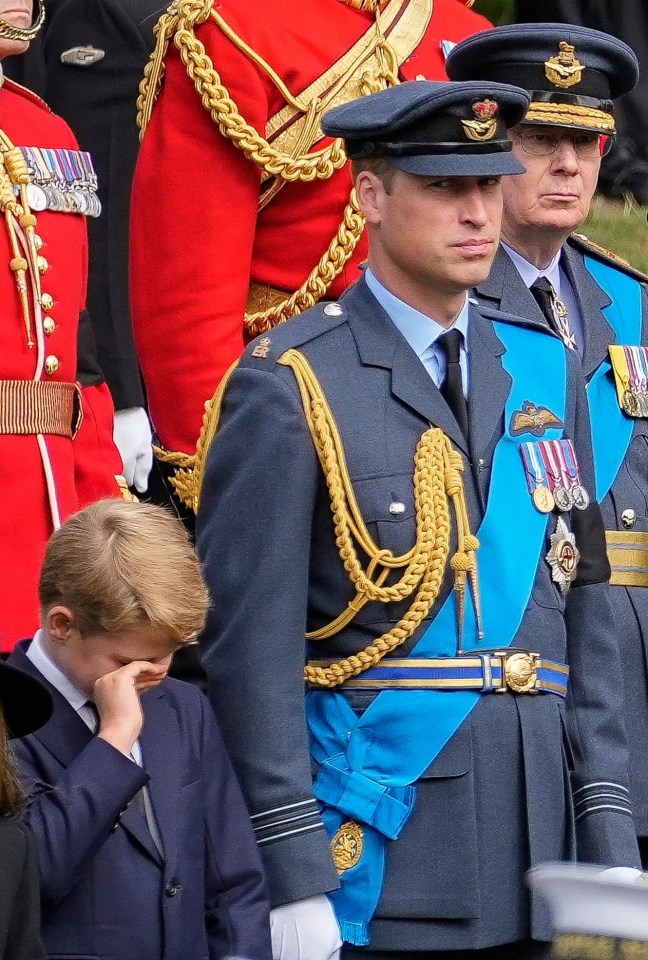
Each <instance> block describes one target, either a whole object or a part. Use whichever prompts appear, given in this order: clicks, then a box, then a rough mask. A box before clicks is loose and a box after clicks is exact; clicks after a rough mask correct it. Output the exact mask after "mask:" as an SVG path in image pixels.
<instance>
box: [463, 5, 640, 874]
mask: <svg viewBox="0 0 648 960" xmlns="http://www.w3.org/2000/svg"><path fill="white" fill-rule="evenodd" d="M448 73H449V76H451V77H452V78H453V79H455V80H468V79H470V80H475V79H479V80H491V81H496V80H497V81H502V82H506V81H507V80H508V81H510V80H512V78H515V83H517V84H519V85H520V86H522V87H526V88H527V90H528V91H530V93H531V104H530V107H529V111H528V113H527V115H526V117H525V119H524V122H523V123H521V124H518V125H517V126H516V127H515V128H513V129H512V130H511V131H510V134H509V135H510V137H511V139H512V140H513V151H514V153H515V155H516V156H517V158H518V159H519V160H520V161H521V162H522V163H523V164H524V166H525V167H526V170H527V172H526V173H525V174H523V175H522V176H520V177H509V178H505V181H504V182H503V184H502V189H503V193H504V215H503V221H502V243H501V247H500V250H499V252H498V255H497V257H496V260H495V263H494V266H493V270H492V272H491V274H490V276H489V278H488V279H487V280H486V281H485V282H484V283H482V284H480V285H479V287H478V288H477V295H478V297H479V299H480V301H481V302H482V303H483V304H485V305H488V306H496V307H498V308H499V309H501V310H504V311H510V312H511V313H516V314H518V315H523V316H526V317H528V318H529V319H533V320H539V319H541V318H544V320H545V322H546V323H547V324H548V325H549V326H550V327H551V328H552V329H553V330H554V332H555V333H556V334H557V335H558V336H560V337H561V338H562V340H563V341H564V343H565V345H566V347H567V348H568V349H570V350H575V351H577V352H578V354H579V356H580V357H581V360H582V364H583V371H584V374H585V379H586V382H587V387H588V399H589V404H590V410H591V419H592V434H593V441H594V456H595V461H596V485H597V490H596V496H597V499H598V500H599V501H600V502H601V507H602V510H603V517H604V521H605V526H606V538H607V545H608V554H609V559H610V563H611V567H612V581H611V582H612V584H613V585H614V587H615V589H614V590H613V591H612V594H613V602H614V604H615V614H616V624H617V628H618V637H619V644H620V649H621V655H622V661H623V666H624V689H623V691H619V696H622V695H625V700H626V724H627V726H628V729H629V732H630V738H629V739H630V744H631V800H632V807H633V812H634V817H635V825H636V829H637V834H638V836H639V841H640V847H641V850H642V856H643V859H644V862H645V861H646V859H647V857H648V680H647V677H646V663H647V641H648V469H647V454H648V351H647V349H646V347H645V346H644V344H646V343H648V340H647V337H648V326H647V323H646V317H648V313H647V305H648V300H647V299H646V291H645V289H644V287H643V283H642V281H645V280H646V277H645V276H644V275H643V274H640V273H638V272H637V271H636V270H634V269H633V268H632V267H630V266H629V264H627V263H625V262H624V261H622V260H620V259H619V258H618V257H616V256H615V255H614V254H611V253H608V252H607V251H605V250H602V249H601V248H599V247H597V246H595V245H594V244H591V243H589V242H588V241H587V240H586V238H585V237H583V236H581V235H580V234H574V233H572V231H573V230H575V229H576V228H578V227H579V226H580V224H581V223H582V222H583V221H584V220H585V218H586V216H587V214H588V213H589V210H590V204H591V201H592V197H593V195H594V191H595V189H596V184H597V179H598V174H599V169H600V165H601V158H602V157H603V156H605V154H606V153H607V151H608V150H609V149H610V148H611V147H612V146H613V143H614V137H615V122H614V116H613V101H614V100H616V99H617V98H619V97H621V96H623V95H624V94H625V93H627V92H628V91H629V90H631V89H632V88H633V87H634V86H635V84H636V82H637V76H638V67H637V60H636V57H635V55H634V53H633V52H632V51H631V50H630V48H629V47H628V46H626V44H624V43H622V42H621V41H620V40H618V39H616V38H615V37H612V36H609V35H607V34H605V33H600V32H598V31H596V30H590V29H587V28H585V27H580V26H579V27H576V26H565V25H563V24H547V23H545V24H518V25H516V26H509V27H501V28H498V29H496V30H493V31H490V32H489V33H488V34H485V33H483V34H478V35H477V36H475V37H474V38H472V39H470V40H467V41H464V42H463V43H461V44H459V45H458V46H457V47H455V49H454V50H453V51H452V53H451V54H450V57H449V59H448ZM554 466H555V465H554ZM539 469H541V470H544V469H545V466H544V465H542V464H540V465H539ZM556 472H557V476H555V477H554V476H553V474H554V473H556ZM546 473H547V479H548V484H549V486H550V487H551V489H552V495H554V497H555V502H556V505H557V508H558V509H559V510H562V509H567V507H568V503H569V502H570V501H572V502H573V503H575V505H576V506H578V501H579V497H580V491H579V489H578V485H577V484H576V483H573V482H572V479H573V478H572V477H571V474H570V469H569V464H567V463H566V464H563V465H560V464H559V465H557V471H556V470H554V467H553V466H552V465H551V464H547V465H546ZM565 491H566V493H565ZM601 669H602V670H605V664H601ZM573 746H575V747H576V750H578V749H579V747H578V744H574V745H573ZM601 794H602V797H603V799H602V802H605V801H604V794H605V785H604V784H602V785H601Z"/></svg>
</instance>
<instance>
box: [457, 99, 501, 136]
mask: <svg viewBox="0 0 648 960" xmlns="http://www.w3.org/2000/svg"><path fill="white" fill-rule="evenodd" d="M472 109H473V114H474V115H475V119H474V120H462V121H461V126H462V127H463V128H464V133H465V134H466V136H467V137H468V139H469V140H492V139H493V137H494V136H495V131H496V129H497V121H496V119H495V116H496V114H497V104H496V103H495V101H494V100H488V99H486V100H478V101H477V102H476V103H473V105H472Z"/></svg>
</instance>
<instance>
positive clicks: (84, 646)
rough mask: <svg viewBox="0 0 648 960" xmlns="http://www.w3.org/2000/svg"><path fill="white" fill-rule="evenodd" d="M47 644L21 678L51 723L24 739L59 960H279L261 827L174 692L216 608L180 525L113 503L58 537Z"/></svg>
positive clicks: (76, 520) (32, 817)
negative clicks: (44, 696)
mask: <svg viewBox="0 0 648 960" xmlns="http://www.w3.org/2000/svg"><path fill="white" fill-rule="evenodd" d="M39 596H40V603H41V618H42V629H41V630H40V631H39V632H38V633H37V634H36V636H35V637H34V639H33V640H31V641H25V642H24V643H22V644H20V645H19V647H18V648H17V649H16V651H15V652H14V654H12V657H11V662H12V663H13V664H14V665H15V666H19V667H22V668H23V669H24V670H27V671H29V672H30V673H32V674H33V675H34V676H36V677H38V678H39V679H40V680H43V681H44V682H45V683H46V684H47V686H48V687H49V688H50V690H51V692H52V695H53V698H54V713H53V715H52V718H51V720H50V721H49V722H48V723H47V724H46V725H45V726H44V727H42V728H41V729H40V730H39V731H38V732H37V733H34V734H31V735H30V736H27V737H23V738H22V739H20V740H18V741H15V754H16V760H17V765H18V771H19V774H20V777H21V780H22V783H23V786H24V788H25V790H26V792H27V794H28V805H27V809H26V812H25V814H24V820H25V822H26V823H27V825H28V826H29V827H30V828H31V830H32V831H33V833H34V834H35V836H36V844H37V848H38V855H39V862H40V871H41V892H42V902H43V927H42V936H43V940H44V942H45V945H46V948H47V951H48V954H49V955H50V956H56V957H60V956H66V957H72V956H74V957H83V958H92V960H95V958H101V960H207V958H209V960H214V958H222V957H228V958H233V957H245V958H248V960H270V958H271V949H270V932H269V925H268V903H267V900H266V891H265V884H264V878H263V873H262V867H261V863H260V859H259V855H258V852H257V848H256V844H255V841H254V839H253V832H252V828H251V825H250V821H249V817H248V813H247V811H246V808H245V805H244V802H243V799H242V797H241V794H240V791H239V787H238V784H237V782H236V779H235V777H234V773H233V771H232V768H231V765H230V762H229V759H228V757H227V754H226V752H225V749H224V747H223V743H222V740H221V736H220V733H219V730H218V727H217V725H216V722H215V719H214V717H213V715H212V713H211V709H210V706H209V703H208V701H207V700H206V699H205V697H204V696H203V695H202V694H201V693H200V692H199V691H198V690H196V689H195V688H193V687H191V686H189V685H188V684H183V683H181V682H179V681H175V680H172V679H170V678H167V671H168V669H169V665H170V663H171V658H172V656H173V652H174V651H175V650H176V649H177V648H178V647H180V646H182V645H183V644H187V643H192V642H193V641H194V639H195V637H196V635H197V633H198V632H199V631H200V630H201V629H202V627H203V624H204V620H205V616H206V612H207V607H208V598H207V592H206V589H205V585H204V583H203V580H202V576H201V573H200V568H199V565H198V561H197V559H196V557H195V555H194V553H193V550H192V549H191V547H190V545H189V542H188V539H187V536H186V534H185V532H184V530H183V528H182V526H181V525H180V524H179V523H178V522H177V521H176V520H175V519H174V518H173V517H171V516H170V515H169V514H168V513H166V511H164V510H163V509H161V508H159V507H153V506H148V505H144V504H137V503H126V502H121V501H107V500H105V501H100V502H99V503H96V504H94V505H93V506H91V507H88V508H87V509H86V510H83V511H81V512H80V513H77V514H75V515H74V516H73V517H71V518H70V519H69V520H68V521H67V523H65V524H64V525H63V527H62V528H61V529H60V530H58V531H57V532H56V533H55V534H54V535H53V537H52V538H51V540H50V542H49V544H48V547H47V551H46V555H45V561H44V563H43V567H42V571H41V576H40V584H39Z"/></svg>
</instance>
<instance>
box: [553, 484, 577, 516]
mask: <svg viewBox="0 0 648 960" xmlns="http://www.w3.org/2000/svg"><path fill="white" fill-rule="evenodd" d="M553 498H554V500H555V501H556V506H557V507H558V509H559V510H560V511H561V512H562V513H566V512H567V511H568V510H571V508H572V506H573V501H572V496H571V493H570V492H569V490H568V489H567V487H563V485H562V484H561V483H557V484H556V485H555V487H554V488H553Z"/></svg>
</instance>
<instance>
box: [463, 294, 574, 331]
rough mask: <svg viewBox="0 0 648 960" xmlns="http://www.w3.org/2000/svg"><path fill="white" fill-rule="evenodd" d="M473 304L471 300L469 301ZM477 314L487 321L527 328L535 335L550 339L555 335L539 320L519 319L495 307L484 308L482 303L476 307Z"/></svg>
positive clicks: (513, 314) (515, 315)
mask: <svg viewBox="0 0 648 960" xmlns="http://www.w3.org/2000/svg"><path fill="white" fill-rule="evenodd" d="M470 302H471V303H474V301H473V300H471V301H470ZM477 312H478V313H479V314H481V316H482V317H486V318H487V319H488V320H497V321H499V322H501V323H510V324H513V326H516V327H527V328H528V329H529V330H534V331H535V332H536V333H548V334H550V335H551V336H552V337H555V336H556V334H555V333H554V332H553V330H551V329H550V327H548V326H547V324H546V323H542V322H541V321H540V320H532V319H529V317H520V316H518V315H517V314H515V313H504V311H503V310H498V309H497V307H486V306H484V304H483V303H479V305H478V306H477Z"/></svg>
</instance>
